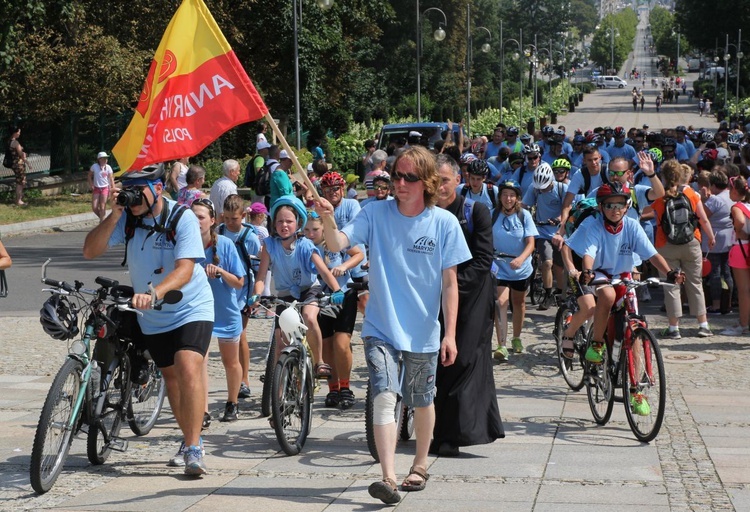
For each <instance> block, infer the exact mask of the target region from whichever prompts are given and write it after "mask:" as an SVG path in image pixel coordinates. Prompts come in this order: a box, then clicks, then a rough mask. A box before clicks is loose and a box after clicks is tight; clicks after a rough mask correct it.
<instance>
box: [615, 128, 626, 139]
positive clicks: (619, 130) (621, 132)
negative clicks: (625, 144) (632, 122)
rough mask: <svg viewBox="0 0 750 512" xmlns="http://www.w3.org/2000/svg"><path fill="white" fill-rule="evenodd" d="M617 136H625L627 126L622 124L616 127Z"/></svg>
mask: <svg viewBox="0 0 750 512" xmlns="http://www.w3.org/2000/svg"><path fill="white" fill-rule="evenodd" d="M614 134H615V137H618V138H619V137H624V136H625V128H623V127H622V126H618V127H616V128H615V129H614Z"/></svg>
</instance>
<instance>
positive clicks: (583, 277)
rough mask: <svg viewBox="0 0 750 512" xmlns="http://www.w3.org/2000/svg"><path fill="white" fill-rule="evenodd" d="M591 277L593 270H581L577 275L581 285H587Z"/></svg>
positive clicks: (592, 276) (592, 277)
mask: <svg viewBox="0 0 750 512" xmlns="http://www.w3.org/2000/svg"><path fill="white" fill-rule="evenodd" d="M593 279H594V271H593V270H583V271H581V273H580V274H579V275H578V282H579V283H581V284H582V285H583V286H586V285H588V284H589V283H590V282H591V281H592V280H593Z"/></svg>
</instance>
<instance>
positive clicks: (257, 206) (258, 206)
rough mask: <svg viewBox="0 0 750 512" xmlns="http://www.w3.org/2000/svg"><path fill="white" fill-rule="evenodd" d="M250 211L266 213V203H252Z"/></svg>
mask: <svg viewBox="0 0 750 512" xmlns="http://www.w3.org/2000/svg"><path fill="white" fill-rule="evenodd" d="M249 210H250V213H268V210H267V209H266V205H264V204H263V203H253V204H251V205H250V208H249Z"/></svg>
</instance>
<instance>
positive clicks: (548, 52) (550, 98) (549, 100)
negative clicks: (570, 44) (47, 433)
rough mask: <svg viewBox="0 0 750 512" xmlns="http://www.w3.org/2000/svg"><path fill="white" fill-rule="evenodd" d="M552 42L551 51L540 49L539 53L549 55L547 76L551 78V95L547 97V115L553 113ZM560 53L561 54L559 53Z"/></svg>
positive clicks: (553, 64)
mask: <svg viewBox="0 0 750 512" xmlns="http://www.w3.org/2000/svg"><path fill="white" fill-rule="evenodd" d="M552 51H553V50H552V41H551V40H550V42H549V49H547V48H539V52H540V53H541V52H544V53H546V54H547V66H546V67H547V75H548V76H549V83H548V85H549V94H548V95H547V113H549V112H551V111H552V74H553V71H554V67H555V62H554V58H553V56H552ZM558 53H559V52H558Z"/></svg>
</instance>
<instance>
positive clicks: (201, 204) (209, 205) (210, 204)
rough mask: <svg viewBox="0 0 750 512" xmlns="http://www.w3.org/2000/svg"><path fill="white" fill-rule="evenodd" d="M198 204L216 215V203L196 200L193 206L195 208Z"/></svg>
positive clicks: (208, 200) (207, 200)
mask: <svg viewBox="0 0 750 512" xmlns="http://www.w3.org/2000/svg"><path fill="white" fill-rule="evenodd" d="M196 204H197V205H198V206H205V207H206V208H208V209H209V210H211V213H212V214H213V213H214V203H213V201H211V200H210V199H196V200H195V201H193V206H195V205H196Z"/></svg>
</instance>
